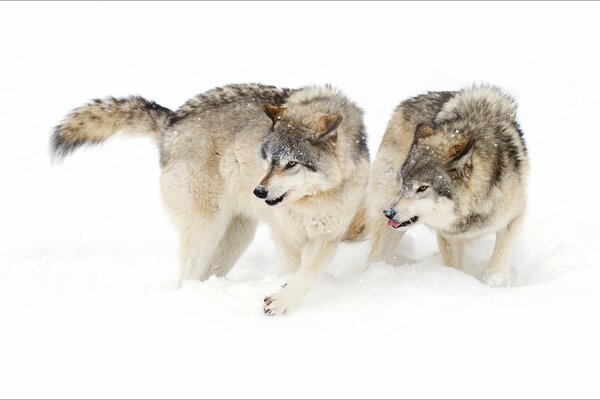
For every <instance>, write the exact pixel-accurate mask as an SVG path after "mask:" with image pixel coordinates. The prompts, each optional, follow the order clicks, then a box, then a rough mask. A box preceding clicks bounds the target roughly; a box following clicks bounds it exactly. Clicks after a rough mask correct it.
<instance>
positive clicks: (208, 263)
mask: <svg viewBox="0 0 600 400" xmlns="http://www.w3.org/2000/svg"><path fill="white" fill-rule="evenodd" d="M226 227H227V220H226V218H224V217H222V216H213V217H212V218H202V217H199V216H196V217H195V218H193V219H191V220H190V221H189V223H188V224H187V226H186V227H185V228H183V229H182V230H180V260H181V268H182V270H181V278H180V279H181V281H183V280H185V279H199V280H205V279H208V277H210V275H211V274H212V265H213V264H212V261H213V259H214V255H215V254H216V253H217V250H218V249H219V244H220V243H221V238H222V237H223V236H224V235H225V228H226Z"/></svg>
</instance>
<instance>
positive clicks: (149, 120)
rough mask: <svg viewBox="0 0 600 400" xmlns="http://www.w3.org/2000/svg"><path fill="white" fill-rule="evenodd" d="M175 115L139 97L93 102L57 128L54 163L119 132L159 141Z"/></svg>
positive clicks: (65, 119) (52, 143)
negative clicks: (141, 135) (145, 136)
mask: <svg viewBox="0 0 600 400" xmlns="http://www.w3.org/2000/svg"><path fill="white" fill-rule="evenodd" d="M173 115H174V113H173V111H171V110H169V109H168V108H165V107H162V106H160V105H158V104H156V103H155V102H153V101H149V100H146V99H144V98H142V97H139V96H130V97H123V98H114V97H109V98H107V99H102V100H100V99H96V100H92V101H91V102H89V103H88V104H86V105H84V106H81V107H79V108H76V109H74V110H73V111H72V112H71V113H70V114H69V115H67V116H66V117H65V118H64V119H63V120H62V121H61V122H60V124H58V126H56V128H54V131H53V132H52V137H51V139H50V152H51V155H52V160H53V161H61V160H63V159H64V158H65V157H66V156H68V155H69V154H71V153H72V152H73V151H75V150H77V149H78V148H79V147H81V146H89V145H94V144H99V143H102V142H104V141H105V140H106V139H108V138H109V137H111V136H113V135H114V134H116V133H125V134H146V135H150V136H152V137H153V138H154V139H155V140H156V141H159V140H160V136H161V132H162V131H163V130H164V129H166V128H167V127H168V126H169V124H170V121H171V118H172V117H173Z"/></svg>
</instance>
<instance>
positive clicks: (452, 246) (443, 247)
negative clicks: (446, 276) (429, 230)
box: [437, 234, 464, 269]
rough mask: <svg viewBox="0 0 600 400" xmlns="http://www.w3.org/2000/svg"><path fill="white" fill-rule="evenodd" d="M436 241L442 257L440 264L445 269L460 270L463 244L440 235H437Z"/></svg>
mask: <svg viewBox="0 0 600 400" xmlns="http://www.w3.org/2000/svg"><path fill="white" fill-rule="evenodd" d="M437 241H438V246H439V248H440V255H441V256H442V263H443V264H444V265H445V266H447V267H452V268H456V269H460V268H462V263H463V253H464V242H463V241H462V240H460V239H454V238H451V239H449V238H447V237H444V236H442V235H440V234H438V235H437Z"/></svg>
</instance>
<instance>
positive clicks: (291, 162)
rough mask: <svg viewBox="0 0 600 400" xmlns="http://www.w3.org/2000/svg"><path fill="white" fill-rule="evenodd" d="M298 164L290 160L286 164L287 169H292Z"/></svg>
mask: <svg viewBox="0 0 600 400" xmlns="http://www.w3.org/2000/svg"><path fill="white" fill-rule="evenodd" d="M296 164H298V163H297V162H296V161H289V162H288V163H287V164H285V169H290V168H293V167H295V166H296Z"/></svg>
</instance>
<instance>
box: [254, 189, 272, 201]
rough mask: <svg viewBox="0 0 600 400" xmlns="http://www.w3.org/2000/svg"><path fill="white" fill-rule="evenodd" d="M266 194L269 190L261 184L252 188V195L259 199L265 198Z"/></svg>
mask: <svg viewBox="0 0 600 400" xmlns="http://www.w3.org/2000/svg"><path fill="white" fill-rule="evenodd" d="M268 194H269V191H268V190H267V189H265V188H264V187H262V186H257V187H256V189H254V195H255V196H256V197H258V198H259V199H266V198H267V195H268Z"/></svg>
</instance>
